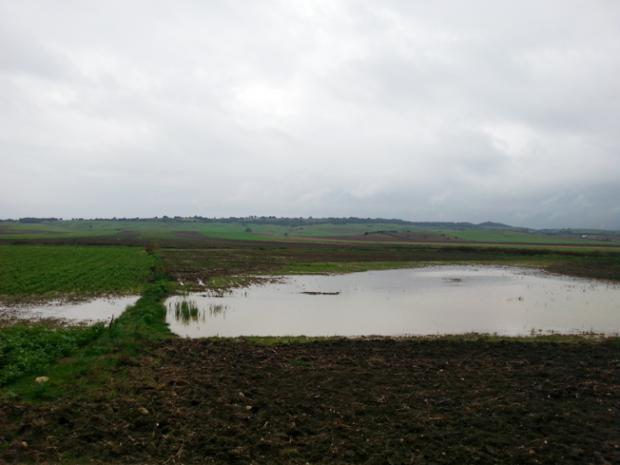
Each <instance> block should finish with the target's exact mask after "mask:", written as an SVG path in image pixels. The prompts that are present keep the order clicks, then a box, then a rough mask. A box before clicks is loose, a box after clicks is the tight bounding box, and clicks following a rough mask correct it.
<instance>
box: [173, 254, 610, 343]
mask: <svg viewBox="0 0 620 465" xmlns="http://www.w3.org/2000/svg"><path fill="white" fill-rule="evenodd" d="M184 302H185V303H184ZM167 306H168V324H169V325H170V328H171V330H172V331H173V332H174V333H176V334H179V335H181V336H189V337H204V336H243V335H246V336H248V335H261V336H268V335H269V336H287V335H308V336H331V335H341V336H358V335H423V334H462V333H468V332H479V333H496V334H504V335H528V334H531V333H532V332H543V333H552V332H553V333H563V334H566V333H579V332H596V333H605V334H617V333H618V332H620V286H619V285H617V284H610V283H605V282H598V281H591V280H584V279H576V278H570V277H564V276H556V275H549V274H546V273H543V272H537V271H532V270H526V269H519V268H510V267H497V266H475V267H474V266H435V267H428V268H418V269H400V270H386V271H370V272H364V273H352V274H346V275H335V276H326V275H319V276H317V275H312V276H288V277H286V278H285V279H283V280H279V281H278V282H274V283H270V284H266V285H254V286H249V287H247V288H244V289H236V290H233V291H232V292H230V293H227V294H218V295H213V294H211V295H210V294H204V293H203V294H189V295H187V296H174V297H172V298H170V299H168V301H167Z"/></svg>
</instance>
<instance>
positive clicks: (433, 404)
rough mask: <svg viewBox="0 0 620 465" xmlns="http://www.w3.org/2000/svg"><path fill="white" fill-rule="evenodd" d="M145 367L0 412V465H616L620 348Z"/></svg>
mask: <svg viewBox="0 0 620 465" xmlns="http://www.w3.org/2000/svg"><path fill="white" fill-rule="evenodd" d="M146 353H148V354H149V356H148V357H147V356H144V357H141V358H138V359H135V360H133V359H131V360H127V364H126V365H125V366H121V367H119V368H118V369H117V370H118V371H117V372H116V375H115V376H114V377H113V379H110V380H109V383H108V385H106V386H103V387H102V388H101V389H100V390H99V391H98V392H95V393H89V394H88V395H87V396H83V397H82V396H79V397H76V396H67V397H66V398H65V399H63V400H59V401H54V402H41V403H36V404H29V403H24V402H20V401H15V400H6V399H5V400H0V444H4V446H0V463H1V462H3V461H6V462H8V463H21V462H29V461H33V462H50V463H57V462H59V461H62V460H63V459H70V460H69V461H72V460H73V459H79V460H84V461H86V462H89V461H93V462H97V463H167V464H173V463H190V464H191V463H196V464H198V463H200V464H203V463H221V464H250V463H257V464H258V463H260V464H279V463H281V464H289V463H290V464H297V463H299V464H306V463H310V464H343V463H367V464H428V463H434V464H466V463H467V464H476V463H478V464H500V463H501V464H554V465H555V464H564V465H566V464H579V465H584V464H617V463H620V410H619V408H620V345H619V344H618V341H617V340H614V341H607V342H600V343H591V342H585V343H547V342H545V343H543V342H518V341H516V340H514V341H510V342H498V341H488V340H479V341H462V340H447V339H440V340H415V339H414V340H391V339H378V340H341V339H338V340H328V341H322V342H312V343H306V344H293V345H283V346H258V345H254V344H251V343H249V342H231V341H214V340H194V341H192V340H182V339H172V340H168V341H165V342H163V343H159V344H158V345H156V346H153V347H152V348H149V350H147V351H146ZM80 463H82V462H80Z"/></svg>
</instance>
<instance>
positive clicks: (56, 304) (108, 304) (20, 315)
mask: <svg viewBox="0 0 620 465" xmlns="http://www.w3.org/2000/svg"><path fill="white" fill-rule="evenodd" d="M138 299H139V296H136V295H133V296H120V297H99V298H96V299H91V300H86V301H79V302H71V301H69V302H63V301H52V302H48V303H45V304H37V305H25V306H19V307H2V305H0V318H1V317H5V318H14V319H24V320H41V319H55V320H64V321H66V322H68V323H94V322H101V321H109V320H110V319H112V318H116V317H118V316H119V315H120V314H121V313H123V312H124V311H125V309H126V308H127V307H128V306H130V305H133V304H135V303H136V302H137V301H138Z"/></svg>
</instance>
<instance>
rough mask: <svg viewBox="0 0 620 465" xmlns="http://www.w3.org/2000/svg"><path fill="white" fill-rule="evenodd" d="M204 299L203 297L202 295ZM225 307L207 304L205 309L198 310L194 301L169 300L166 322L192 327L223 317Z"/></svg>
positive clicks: (183, 299)
mask: <svg viewBox="0 0 620 465" xmlns="http://www.w3.org/2000/svg"><path fill="white" fill-rule="evenodd" d="M203 297H204V295H203ZM227 309H228V306H227V305H223V304H213V303H211V304H208V305H207V306H206V308H199V307H198V305H197V304H196V301H195V300H192V299H186V298H182V300H169V301H168V304H167V310H168V311H167V316H168V321H170V319H171V318H174V321H176V322H177V323H180V324H182V325H185V326H187V325H192V324H196V323H199V322H205V321H206V320H207V318H215V317H222V318H223V317H225V315H226V310H227Z"/></svg>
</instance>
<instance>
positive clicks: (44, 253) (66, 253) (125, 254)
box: [0, 245, 155, 301]
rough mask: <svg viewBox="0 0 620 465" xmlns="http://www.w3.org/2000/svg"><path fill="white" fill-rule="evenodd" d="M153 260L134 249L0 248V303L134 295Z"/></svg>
mask: <svg viewBox="0 0 620 465" xmlns="http://www.w3.org/2000/svg"><path fill="white" fill-rule="evenodd" d="M154 262H155V258H153V257H152V256H151V255H149V254H147V253H146V252H145V251H144V250H143V249H141V248H137V247H134V248H132V247H123V246H119V247H85V246H30V245H27V246H21V245H20V246H7V245H3V246H0V300H5V301H7V300H8V301H11V300H18V299H20V298H23V297H42V298H53V297H55V296H59V295H74V296H82V295H89V296H90V295H102V294H108V293H133V292H136V293H137V292H140V291H141V290H142V287H143V285H144V283H145V281H146V279H147V277H148V275H149V273H150V269H151V267H152V266H153V264H154Z"/></svg>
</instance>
